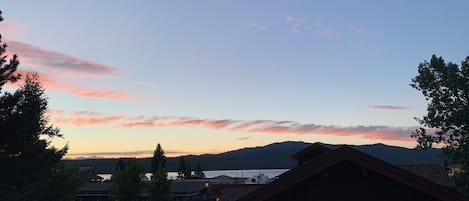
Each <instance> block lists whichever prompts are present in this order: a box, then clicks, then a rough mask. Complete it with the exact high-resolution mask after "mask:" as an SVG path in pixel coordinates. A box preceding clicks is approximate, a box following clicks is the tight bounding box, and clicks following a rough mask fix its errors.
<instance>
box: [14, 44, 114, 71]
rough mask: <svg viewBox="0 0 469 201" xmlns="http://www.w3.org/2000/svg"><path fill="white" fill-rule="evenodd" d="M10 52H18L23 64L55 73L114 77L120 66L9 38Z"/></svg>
mask: <svg viewBox="0 0 469 201" xmlns="http://www.w3.org/2000/svg"><path fill="white" fill-rule="evenodd" d="M6 42H7V44H8V52H9V53H14V54H18V55H19V56H20V61H21V63H22V64H24V65H26V66H29V67H32V68H42V69H45V70H52V71H53V72H54V73H68V74H73V75H82V76H93V77H112V76H116V75H117V74H118V68H117V67H113V66H108V65H104V64H99V63H95V62H92V61H88V60H84V59H80V58H77V57H73V56H69V55H66V54H63V53H59V52H55V51H51V50H46V49H43V48H40V47H37V46H34V45H31V44H28V43H24V42H19V41H14V40H8V41H6Z"/></svg>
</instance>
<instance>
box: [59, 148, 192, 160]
mask: <svg viewBox="0 0 469 201" xmlns="http://www.w3.org/2000/svg"><path fill="white" fill-rule="evenodd" d="M165 154H166V155H169V156H171V155H182V154H187V152H182V151H171V150H165ZM151 155H153V151H152V150H140V151H112V152H77V153H68V154H67V157H68V158H79V159H84V158H109V157H149V156H151Z"/></svg>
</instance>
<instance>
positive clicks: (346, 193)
mask: <svg viewBox="0 0 469 201" xmlns="http://www.w3.org/2000/svg"><path fill="white" fill-rule="evenodd" d="M293 158H294V159H296V160H297V161H298V166H297V167H295V168H293V169H291V170H289V171H288V172H286V173H284V174H282V175H280V176H279V178H278V179H276V180H274V181H272V182H271V183H269V184H267V185H264V186H262V187H261V188H259V189H257V190H255V191H253V192H252V193H249V194H247V195H245V196H243V197H242V198H240V199H238V201H284V200H289V201H297V200H328V201H335V200H337V201H342V200H360V201H376V200H380V201H388V200H389V201H395V200H408V201H420V200H422V201H423V200H425V201H469V198H467V197H463V196H462V195H461V194H458V193H457V192H456V191H455V190H454V188H451V187H450V186H449V187H448V186H444V185H442V184H438V183H435V182H434V181H431V180H429V179H427V178H424V177H422V176H423V175H422V176H419V175H417V174H414V173H412V172H411V170H410V169H413V168H416V167H407V169H408V170H406V168H405V167H403V168H400V167H397V166H393V165H391V164H388V163H386V162H384V161H381V160H379V159H376V158H374V157H371V156H369V155H367V154H364V153H362V152H360V151H357V150H355V149H353V148H350V147H347V146H342V147H340V148H337V149H335V150H329V149H328V148H327V147H324V146H322V145H321V144H319V143H316V144H313V145H311V146H310V147H308V148H306V149H305V150H303V151H300V152H299V153H297V154H295V155H294V156H293ZM420 168H422V167H420ZM443 175H444V174H443Z"/></svg>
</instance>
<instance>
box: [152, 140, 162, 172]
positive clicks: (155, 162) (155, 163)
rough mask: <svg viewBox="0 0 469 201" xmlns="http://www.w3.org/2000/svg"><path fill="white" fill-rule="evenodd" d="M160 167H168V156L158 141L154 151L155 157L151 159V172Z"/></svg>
mask: <svg viewBox="0 0 469 201" xmlns="http://www.w3.org/2000/svg"><path fill="white" fill-rule="evenodd" d="M159 169H166V156H165V155H164V150H163V148H161V145H160V144H159V143H158V145H157V146H156V149H155V151H154V152H153V158H152V160H151V170H150V171H151V173H154V172H157V171H158V170H159Z"/></svg>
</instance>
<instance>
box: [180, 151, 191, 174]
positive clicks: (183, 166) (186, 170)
mask: <svg viewBox="0 0 469 201" xmlns="http://www.w3.org/2000/svg"><path fill="white" fill-rule="evenodd" d="M191 176H192V170H191V167H190V166H189V165H188V164H187V163H186V160H185V159H184V157H182V156H181V157H180V159H179V168H178V179H189V178H191Z"/></svg>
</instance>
